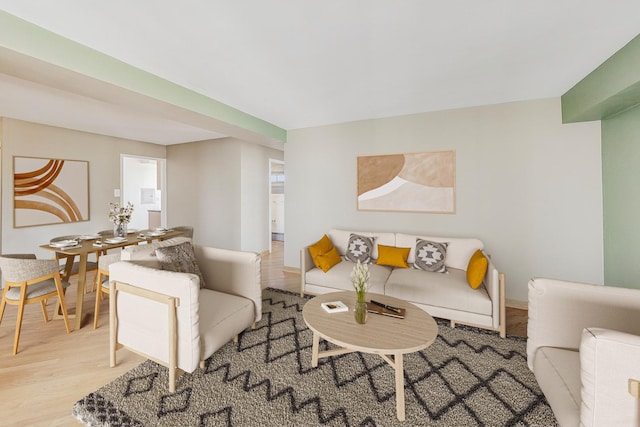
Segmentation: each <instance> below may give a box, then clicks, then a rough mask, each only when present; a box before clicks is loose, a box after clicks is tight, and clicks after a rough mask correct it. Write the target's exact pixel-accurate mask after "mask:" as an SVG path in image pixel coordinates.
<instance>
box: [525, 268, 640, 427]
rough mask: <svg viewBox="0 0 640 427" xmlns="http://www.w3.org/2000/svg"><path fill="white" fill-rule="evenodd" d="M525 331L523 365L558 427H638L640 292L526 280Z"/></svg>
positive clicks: (639, 423)
mask: <svg viewBox="0 0 640 427" xmlns="http://www.w3.org/2000/svg"><path fill="white" fill-rule="evenodd" d="M527 328H528V331H527V334H528V340H527V363H528V364H529V368H530V369H531V370H532V371H533V373H534V374H535V377H536V379H537V380H538V383H539V384H540V388H541V389H542V392H543V393H544V395H545V396H546V398H547V401H548V402H549V405H550V406H551V409H553V412H554V414H555V416H556V418H557V420H558V423H559V424H560V425H561V426H578V425H580V426H587V427H591V426H594V427H595V426H638V425H640V419H639V418H638V412H639V411H640V402H639V401H638V399H637V395H638V383H637V382H633V381H632V382H631V384H630V383H629V380H640V336H639V335H640V291H638V290H635V289H624V288H616V287H612V286H596V285H586V284H582V283H573V282H566V281H560V280H550V279H538V278H536V279H532V280H531V281H530V282H529V323H528V326H527ZM630 387H631V391H632V392H633V393H634V394H635V397H634V396H633V395H632V393H630Z"/></svg>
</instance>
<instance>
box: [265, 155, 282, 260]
mask: <svg viewBox="0 0 640 427" xmlns="http://www.w3.org/2000/svg"><path fill="white" fill-rule="evenodd" d="M274 163H276V164H280V165H283V168H284V160H279V159H272V158H269V177H268V179H267V185H268V186H269V191H268V194H269V209H267V210H268V211H269V227H267V233H268V240H267V241H268V242H269V253H271V252H272V249H273V248H272V244H271V234H272V231H271V221H272V220H273V218H272V215H271V194H272V193H271V188H272V186H271V174H272V168H271V165H272V164H274ZM285 185H286V182H285Z"/></svg>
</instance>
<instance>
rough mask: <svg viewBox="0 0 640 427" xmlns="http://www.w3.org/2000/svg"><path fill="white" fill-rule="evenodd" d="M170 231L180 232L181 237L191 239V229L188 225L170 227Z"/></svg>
mask: <svg viewBox="0 0 640 427" xmlns="http://www.w3.org/2000/svg"><path fill="white" fill-rule="evenodd" d="M171 229H172V230H175V231H182V235H183V236H184V237H189V238H190V239H193V227H191V226H190V225H178V226H175V227H171Z"/></svg>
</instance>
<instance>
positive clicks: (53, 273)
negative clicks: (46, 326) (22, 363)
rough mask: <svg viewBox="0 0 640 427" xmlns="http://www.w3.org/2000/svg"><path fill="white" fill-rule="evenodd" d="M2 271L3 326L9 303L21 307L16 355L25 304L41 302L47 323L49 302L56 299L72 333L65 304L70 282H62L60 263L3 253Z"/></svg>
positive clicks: (0, 266) (30, 255)
mask: <svg viewBox="0 0 640 427" xmlns="http://www.w3.org/2000/svg"><path fill="white" fill-rule="evenodd" d="M0 272H1V273H2V278H3V280H4V288H3V290H2V302H1V303H0V323H1V322H2V317H3V315H4V309H5V307H6V305H7V304H9V305H17V306H18V317H17V320H16V332H15V336H14V339H13V354H14V355H15V354H17V353H18V343H19V341H20V329H21V328H22V316H23V314H24V306H25V305H26V304H31V303H36V302H39V303H40V307H41V308H42V315H43V316H44V322H45V323H47V322H48V321H49V316H48V315H47V306H46V301H47V299H49V298H54V297H56V296H57V297H58V300H59V301H60V308H61V309H62V316H63V318H64V325H65V327H66V329H67V333H69V332H71V330H70V329H69V318H68V316H67V308H66V306H65V303H64V289H65V288H66V287H67V286H69V282H67V281H64V282H63V281H62V279H61V278H60V269H59V265H58V262H57V261H55V260H50V259H36V256H35V255H34V254H4V255H0Z"/></svg>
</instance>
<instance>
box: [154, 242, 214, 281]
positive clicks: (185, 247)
mask: <svg viewBox="0 0 640 427" xmlns="http://www.w3.org/2000/svg"><path fill="white" fill-rule="evenodd" d="M156 257H157V258H158V261H159V262H160V268H161V269H162V270H167V271H175V272H178V273H191V274H195V275H196V276H198V278H199V279H200V289H202V288H204V287H205V285H204V278H203V277H202V273H201V272H200V269H199V268H198V263H197V261H196V254H195V252H194V251H193V245H192V244H191V242H184V243H180V244H179V245H174V246H166V247H163V248H157V249H156Z"/></svg>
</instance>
